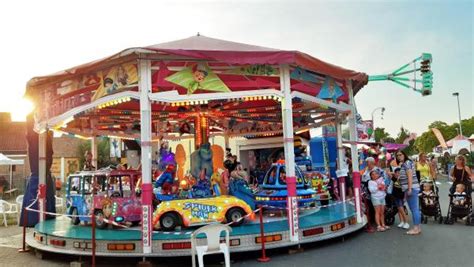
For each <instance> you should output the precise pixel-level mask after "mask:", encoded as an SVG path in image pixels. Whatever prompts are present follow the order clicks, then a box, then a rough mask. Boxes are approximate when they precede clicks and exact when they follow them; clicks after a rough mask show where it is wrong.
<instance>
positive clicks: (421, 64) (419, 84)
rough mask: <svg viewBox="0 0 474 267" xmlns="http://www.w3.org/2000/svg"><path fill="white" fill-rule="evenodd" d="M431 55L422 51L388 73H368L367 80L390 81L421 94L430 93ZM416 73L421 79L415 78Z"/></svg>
mask: <svg viewBox="0 0 474 267" xmlns="http://www.w3.org/2000/svg"><path fill="white" fill-rule="evenodd" d="M432 59H433V58H432V56H431V54H429V53H423V54H421V56H420V57H417V58H415V59H414V60H412V61H410V62H408V63H407V64H405V65H403V66H401V67H400V68H398V69H396V70H395V71H393V72H392V73H390V74H382V75H370V76H369V82H373V81H387V80H388V81H392V82H394V83H397V84H399V85H401V86H403V87H405V88H411V89H413V90H414V91H416V92H419V93H421V95H422V96H427V95H431V90H432V88H433V72H432V71H431V62H432ZM417 73H419V74H420V76H421V79H420V78H419V77H418V78H417ZM411 75H413V76H412V77H409V76H411Z"/></svg>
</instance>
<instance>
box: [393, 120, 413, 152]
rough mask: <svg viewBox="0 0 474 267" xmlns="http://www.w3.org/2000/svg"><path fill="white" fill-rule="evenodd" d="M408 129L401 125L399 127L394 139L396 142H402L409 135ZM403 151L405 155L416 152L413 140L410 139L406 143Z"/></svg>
mask: <svg viewBox="0 0 474 267" xmlns="http://www.w3.org/2000/svg"><path fill="white" fill-rule="evenodd" d="M410 134H411V133H410V131H409V130H408V129H405V128H404V127H403V126H402V127H400V132H399V133H398V134H397V137H396V139H395V141H396V142H397V143H398V144H403V142H404V141H405V140H406V139H407V138H408V137H410ZM404 151H405V153H407V155H414V154H417V153H418V150H417V148H416V147H415V140H411V141H410V142H409V144H408V146H407V147H406V148H405V149H404Z"/></svg>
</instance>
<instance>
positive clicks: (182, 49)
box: [26, 35, 368, 94]
mask: <svg viewBox="0 0 474 267" xmlns="http://www.w3.org/2000/svg"><path fill="white" fill-rule="evenodd" d="M142 52H144V53H150V52H151V53H152V54H153V52H154V53H155V54H157V59H160V56H163V55H168V56H169V57H166V60H169V61H173V56H174V57H176V58H177V59H178V58H179V59H183V58H187V59H189V60H193V59H195V60H203V61H208V62H212V63H213V64H216V63H223V64H236V65H245V64H269V65H279V64H289V65H292V66H296V67H302V68H304V69H307V70H310V71H314V72H317V73H319V74H323V75H328V76H331V77H333V78H335V79H338V80H340V81H344V80H351V81H352V82H353V88H354V93H356V92H357V91H358V90H359V89H360V88H362V87H363V86H364V85H365V84H367V82H368V76H367V74H365V73H363V72H357V71H353V70H349V69H345V68H342V67H339V66H336V65H333V64H330V63H327V62H324V61H322V60H320V59H317V58H315V57H312V56H310V55H307V54H305V53H302V52H299V51H288V50H278V49H273V48H267V47H261V46H255V45H248V44H243V43H236V42H230V41H226V40H220V39H215V38H209V37H205V36H202V35H200V36H193V37H189V38H186V39H181V40H177V41H172V42H167V43H162V44H157V45H152V46H146V47H136V48H129V49H125V50H123V51H121V52H119V53H117V54H114V55H112V56H109V57H106V58H103V59H100V60H96V61H93V62H90V63H86V64H83V65H80V66H77V67H74V68H70V69H67V70H64V71H61V72H57V73H55V74H52V75H47V76H41V77H35V78H33V79H31V80H30V81H29V82H28V88H27V92H26V93H27V94H31V93H32V92H31V90H33V89H34V88H35V87H37V86H39V85H41V84H45V83H50V82H57V81H60V80H61V79H68V78H71V77H74V76H77V75H81V74H86V73H88V72H90V71H93V70H97V69H101V68H106V67H108V66H112V65H113V64H120V62H125V61H127V60H128V61H130V60H132V59H137V58H138V57H137V55H138V54H139V53H142Z"/></svg>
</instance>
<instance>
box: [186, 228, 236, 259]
mask: <svg viewBox="0 0 474 267" xmlns="http://www.w3.org/2000/svg"><path fill="white" fill-rule="evenodd" d="M222 231H224V232H225V243H221V242H220V241H221V233H222ZM230 232H232V228H230V227H229V226H227V225H223V224H209V225H206V226H203V227H201V228H199V229H197V230H196V231H194V233H192V235H191V254H192V257H193V259H192V261H193V267H196V259H195V257H196V254H197V256H198V263H199V267H204V255H208V254H217V253H224V259H225V267H230V252H229V233H230ZM201 233H202V234H205V235H206V239H207V245H205V246H197V245H196V243H197V236H198V235H199V234H201Z"/></svg>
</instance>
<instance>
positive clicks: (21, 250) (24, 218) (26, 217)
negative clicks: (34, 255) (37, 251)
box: [18, 207, 30, 252]
mask: <svg viewBox="0 0 474 267" xmlns="http://www.w3.org/2000/svg"><path fill="white" fill-rule="evenodd" d="M27 224H28V210H27V209H26V207H23V239H22V248H20V249H19V250H18V252H29V251H30V249H29V248H27V247H26V225H27Z"/></svg>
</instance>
